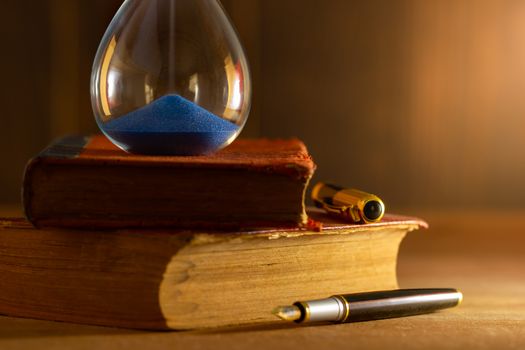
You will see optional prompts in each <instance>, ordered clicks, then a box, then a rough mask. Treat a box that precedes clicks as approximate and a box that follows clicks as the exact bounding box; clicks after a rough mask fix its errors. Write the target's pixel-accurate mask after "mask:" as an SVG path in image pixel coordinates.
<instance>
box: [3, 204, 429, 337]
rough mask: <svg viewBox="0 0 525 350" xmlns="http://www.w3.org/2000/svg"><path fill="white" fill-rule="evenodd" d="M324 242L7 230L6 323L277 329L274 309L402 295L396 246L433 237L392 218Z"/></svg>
mask: <svg viewBox="0 0 525 350" xmlns="http://www.w3.org/2000/svg"><path fill="white" fill-rule="evenodd" d="M312 215H313V217H314V218H315V219H316V220H318V221H320V222H322V223H323V224H324V230H323V231H322V232H314V231H308V230H306V229H300V228H295V229H289V228H283V229H278V228H271V229H262V230H258V231H244V232H236V233H225V232H220V233H214V232H206V231H200V232H198V231H193V232H189V231H186V232H184V231H180V232H174V231H169V230H149V231H148V230H134V229H127V230H115V231H108V230H106V231H85V230H73V229H58V228H50V229H35V228H34V227H33V226H32V225H30V224H29V223H28V222H26V221H25V220H22V219H15V220H10V219H4V220H0V251H1V252H2V254H0V269H1V270H2V279H1V280H0V300H2V302H1V303H0V314H5V315H9V316H17V317H27V318H39V319H47V320H56V321H67V322H75V323H84V324H93V325H104V326H114V327H126V328H136V329H152V330H169V329H176V330H186V329H199V328H214V327H226V326H241V325H257V324H266V323H269V322H274V321H275V318H274V316H273V315H272V314H271V311H272V309H273V308H274V307H275V306H278V305H288V304H290V303H292V302H295V301H297V300H310V299H316V298H323V297H327V296H330V295H333V294H340V293H352V292H363V291H372V290H386V289H395V288H397V287H398V285H397V280H396V261H397V255H398V249H399V244H400V242H401V241H402V239H403V237H404V236H405V235H406V233H407V232H409V231H412V230H416V229H418V228H421V227H426V224H425V223H424V222H423V221H421V220H418V219H413V218H405V217H398V216H387V217H386V218H385V219H384V220H383V221H382V222H381V223H378V224H370V225H348V224H346V223H342V222H337V221H334V219H331V218H327V217H325V216H323V215H322V214H320V213H316V212H314V213H313V214H312Z"/></svg>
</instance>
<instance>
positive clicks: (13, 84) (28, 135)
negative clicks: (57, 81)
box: [0, 0, 50, 201]
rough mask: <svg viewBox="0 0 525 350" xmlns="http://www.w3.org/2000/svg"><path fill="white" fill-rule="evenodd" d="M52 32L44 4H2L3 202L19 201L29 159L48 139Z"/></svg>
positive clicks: (0, 144) (0, 135) (0, 191)
mask: <svg viewBox="0 0 525 350" xmlns="http://www.w3.org/2000/svg"><path fill="white" fill-rule="evenodd" d="M48 28H49V18H48V16H47V4H46V3H45V2H44V1H17V0H6V1H2V11H0V33H1V34H2V41H3V44H2V54H1V55H0V68H1V70H2V74H1V79H2V81H1V84H0V99H1V100H0V103H1V106H2V116H1V121H2V123H1V127H0V161H1V168H0V201H1V200H10V201H17V200H19V198H20V181H21V177H22V172H23V169H24V166H25V164H26V162H27V159H28V158H29V157H30V156H31V155H33V154H34V153H35V152H37V151H38V150H39V149H40V147H42V146H43V145H44V144H45V143H46V142H47V139H48V134H49V73H48V67H49V64H50V59H49V45H50V42H49V36H48V35H47V31H48Z"/></svg>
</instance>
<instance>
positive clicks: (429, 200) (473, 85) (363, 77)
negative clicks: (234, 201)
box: [0, 0, 525, 208]
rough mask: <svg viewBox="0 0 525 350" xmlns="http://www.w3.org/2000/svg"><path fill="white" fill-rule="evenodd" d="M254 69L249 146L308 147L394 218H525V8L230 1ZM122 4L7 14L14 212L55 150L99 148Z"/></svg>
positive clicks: (5, 100)
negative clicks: (103, 70)
mask: <svg viewBox="0 0 525 350" xmlns="http://www.w3.org/2000/svg"><path fill="white" fill-rule="evenodd" d="M223 3H224V5H225V6H226V8H227V9H228V11H229V12H230V14H231V16H232V18H233V20H234V22H235V24H236V26H237V27H238V30H239V32H240V35H241V37H242V40H243V42H244V44H245V46H246V49H247V51H248V54H249V59H250V62H251V65H252V70H253V74H254V84H255V86H254V91H255V96H254V110H253V113H252V116H251V117H250V120H249V124H248V126H247V128H246V129H245V132H244V134H243V135H244V136H246V137H253V136H269V137H289V136H297V137H300V138H302V139H304V140H305V141H306V142H307V144H308V146H309V148H310V150H311V151H312V153H313V155H314V156H315V158H316V161H317V163H318V164H319V170H318V178H319V179H324V180H332V181H335V182H338V183H341V184H344V185H349V186H350V185H351V186H357V187H360V188H363V189H366V190H369V191H372V192H375V193H377V194H380V195H381V196H383V197H384V199H385V200H386V201H387V204H389V205H390V207H391V208H392V207H393V208H411V207H421V206H423V207H452V208H460V207H466V208H480V207H486V208H494V207H498V208H509V207H522V208H523V207H525V190H524V189H525V188H524V185H523V183H522V181H523V179H525V157H524V152H525V137H523V133H524V127H525V121H524V118H525V98H524V97H522V94H525V2H524V1H518V0H426V1H418V0H395V1H391V0H370V1H357V0H323V1H321V0H227V1H226V0H224V1H223ZM120 4H121V1H120V0H40V1H30V2H27V1H26V2H23V1H18V0H5V1H3V2H2V11H1V13H0V32H1V33H2V37H3V39H4V46H3V50H2V51H3V54H2V55H1V56H0V64H1V67H2V73H3V74H2V78H3V84H1V85H0V96H1V103H2V106H3V107H4V111H3V115H2V127H1V128H0V159H1V160H2V171H1V172H0V201H1V202H16V201H18V200H19V199H18V198H19V187H20V179H21V174H22V171H23V167H24V164H25V162H26V161H27V160H28V159H29V157H31V156H32V155H33V154H35V153H36V152H38V151H39V150H40V149H41V148H42V147H44V146H45V145H46V144H47V143H48V142H49V141H50V140H51V139H53V138H55V137H58V136H60V135H63V134H65V133H92V132H95V131H96V126H95V123H94V119H93V117H92V113H91V107H90V102H89V101H90V99H89V76H90V70H91V63H92V60H93V56H94V52H95V51H96V48H97V46H98V42H99V40H100V38H101V36H102V34H103V32H104V31H105V29H106V27H107V24H108V23H109V21H110V20H111V18H112V17H113V15H114V13H115V12H116V10H117V8H118V7H119V6H120Z"/></svg>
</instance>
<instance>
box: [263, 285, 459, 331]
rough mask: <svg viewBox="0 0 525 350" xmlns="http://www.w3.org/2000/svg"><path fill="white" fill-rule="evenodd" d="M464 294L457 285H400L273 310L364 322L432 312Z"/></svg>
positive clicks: (288, 315) (307, 318) (300, 317)
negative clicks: (394, 287)
mask: <svg viewBox="0 0 525 350" xmlns="http://www.w3.org/2000/svg"><path fill="white" fill-rule="evenodd" d="M462 300H463V294H461V292H459V291H457V290H456V289H398V290H390V291H381V292H368V293H358V294H348V295H335V296H332V297H330V298H327V299H320V300H311V301H303V302H301V301H300V302H296V303H295V304H293V305H290V306H280V307H278V308H276V309H275V310H274V311H273V314H274V315H276V316H277V317H279V318H281V319H282V320H285V321H290V322H292V321H293V322H296V323H313V322H335V323H347V322H360V321H371V320H378V319H385V318H395V317H404V316H412V315H419V314H425V313H430V312H434V311H438V310H442V309H447V308H451V307H455V306H458V305H459V304H460V303H461V301H462Z"/></svg>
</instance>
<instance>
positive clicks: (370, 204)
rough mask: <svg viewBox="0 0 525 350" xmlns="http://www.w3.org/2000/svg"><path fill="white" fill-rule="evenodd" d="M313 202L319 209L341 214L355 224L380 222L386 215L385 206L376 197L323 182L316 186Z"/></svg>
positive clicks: (313, 192) (313, 191)
mask: <svg viewBox="0 0 525 350" xmlns="http://www.w3.org/2000/svg"><path fill="white" fill-rule="evenodd" d="M312 200H313V201H314V203H315V205H316V206H317V207H319V208H323V209H326V210H328V211H329V212H331V213H336V214H341V215H343V216H345V217H348V218H350V219H352V220H353V221H355V222H360V221H363V222H365V223H373V222H378V221H380V220H381V219H382V218H383V215H384V213H385V205H384V203H383V201H382V200H381V199H380V198H379V197H378V196H376V195H373V194H371V193H367V192H364V191H360V190H356V189H345V188H343V187H340V186H336V185H331V184H325V183H322V182H321V183H318V184H317V185H316V186H314V188H313V190H312Z"/></svg>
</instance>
